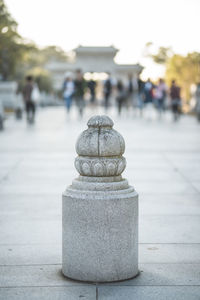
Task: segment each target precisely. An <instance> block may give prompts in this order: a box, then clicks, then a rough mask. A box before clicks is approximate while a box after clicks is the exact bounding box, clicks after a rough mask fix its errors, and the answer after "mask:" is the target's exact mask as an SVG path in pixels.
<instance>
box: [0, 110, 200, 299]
mask: <svg viewBox="0 0 200 300" xmlns="http://www.w3.org/2000/svg"><path fill="white" fill-rule="evenodd" d="M90 115H91V113H90V112H89V111H88V112H87V116H86V117H85V118H84V119H83V120H82V121H78V120H76V118H75V116H74V117H73V118H72V119H71V120H68V119H67V118H66V115H65V111H64V108H62V107H59V108H46V109H41V110H40V111H39V112H38V116H37V122H36V124H35V125H33V126H28V125H27V124H26V122H25V120H23V121H19V122H17V121H15V120H14V119H12V118H10V119H9V120H7V121H6V123H5V130H4V131H3V132H0V300H6V299H15V300H19V299H20V300H21V299H30V300H32V299H40V300H43V299H52V300H55V299H59V300H62V299H69V300H74V299H87V300H95V299H99V300H104V299H108V300H132V299H134V300H137V299H139V300H143V299H145V300H146V299H148V300H151V299H159V300H162V299H176V300H179V299H181V300H183V299H187V300H192V299H195V300H196V299H200V135H199V131H200V126H199V124H197V122H196V120H195V119H194V118H193V117H189V116H184V117H182V119H181V120H180V122H178V123H173V122H172V121H171V116H166V117H165V118H164V119H163V120H161V121H159V120H158V119H157V118H156V117H155V116H151V118H149V117H148V116H145V117H144V118H143V119H140V118H139V117H134V116H131V114H130V115H129V116H123V117H122V118H121V119H119V118H117V117H116V116H115V114H114V113H113V112H111V115H110V116H111V118H112V119H113V120H114V123H115V127H114V128H115V129H116V130H118V131H119V132H120V133H121V134H122V135H123V136H124V138H125V142H126V151H125V157H126V159H127V169H126V171H125V172H124V173H123V175H124V177H126V178H127V179H128V180H129V183H130V184H132V185H134V187H135V188H136V190H137V191H138V192H139V195H140V199H139V203H140V219H139V241H140V245H139V262H140V271H141V274H140V276H138V277H137V278H135V279H134V280H129V281H124V282H118V283H109V284H85V283H81V282H75V281H70V280H66V279H65V278H64V277H63V276H62V274H61V194H62V192H63V191H64V189H65V188H66V186H67V185H69V184H70V183H71V180H72V179H73V178H74V177H76V176H77V173H76V171H75V168H74V166H73V162H74V158H75V156H76V153H75V150H74V145H75V141H76V139H77V137H78V135H79V133H80V132H81V131H82V130H83V129H84V128H86V122H87V119H88V118H89V117H90ZM119 222H120V220H119Z"/></svg>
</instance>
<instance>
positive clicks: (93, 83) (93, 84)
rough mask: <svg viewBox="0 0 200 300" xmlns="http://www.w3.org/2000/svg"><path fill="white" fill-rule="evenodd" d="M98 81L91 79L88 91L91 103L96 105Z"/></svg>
mask: <svg viewBox="0 0 200 300" xmlns="http://www.w3.org/2000/svg"><path fill="white" fill-rule="evenodd" d="M96 85H97V83H96V81H94V80H93V79H90V80H89V81H88V89H89V91H90V103H91V104H94V103H95V99H96V90H95V89H96Z"/></svg>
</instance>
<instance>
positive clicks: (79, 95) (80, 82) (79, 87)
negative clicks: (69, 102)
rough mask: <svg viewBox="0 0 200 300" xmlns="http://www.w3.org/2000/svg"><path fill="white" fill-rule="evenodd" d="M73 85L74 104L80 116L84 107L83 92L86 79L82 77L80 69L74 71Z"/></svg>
mask: <svg viewBox="0 0 200 300" xmlns="http://www.w3.org/2000/svg"><path fill="white" fill-rule="evenodd" d="M74 86H75V91H74V96H75V101H76V105H77V107H78V110H79V114H80V116H81V117H82V116H83V110H84V107H85V100H84V94H85V89H86V81H85V79H84V78H83V74H82V72H81V70H77V71H76V79H75V80H74Z"/></svg>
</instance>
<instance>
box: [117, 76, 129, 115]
mask: <svg viewBox="0 0 200 300" xmlns="http://www.w3.org/2000/svg"><path fill="white" fill-rule="evenodd" d="M116 89H117V97H116V100H117V107H118V114H119V115H121V110H122V107H123V106H124V105H125V104H126V100H127V94H126V90H125V87H124V84H123V82H122V80H118V81H117V85H116Z"/></svg>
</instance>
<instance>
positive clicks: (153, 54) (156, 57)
mask: <svg viewBox="0 0 200 300" xmlns="http://www.w3.org/2000/svg"><path fill="white" fill-rule="evenodd" d="M153 46H154V45H153V43H152V42H148V43H146V45H145V56H147V57H150V58H151V59H152V60H153V61H154V62H155V63H157V64H162V65H165V64H166V63H167V61H168V60H169V58H170V57H171V56H172V55H173V51H172V48H171V47H159V48H158V49H156V51H155V50H153V49H152V47H153Z"/></svg>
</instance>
